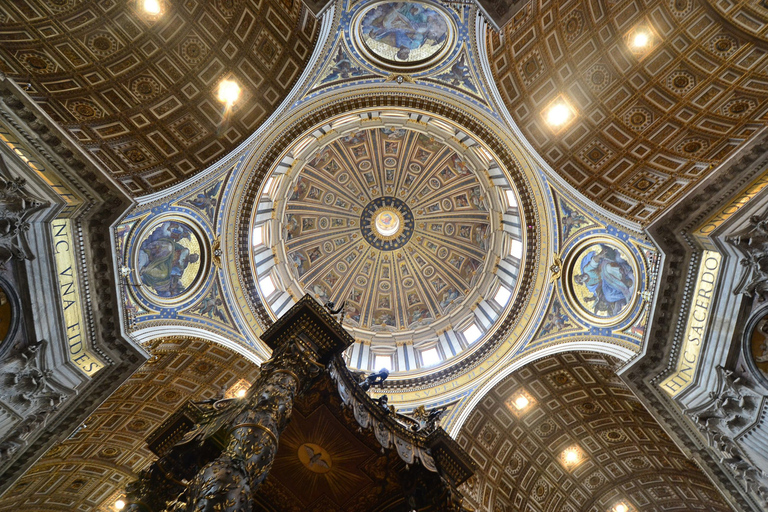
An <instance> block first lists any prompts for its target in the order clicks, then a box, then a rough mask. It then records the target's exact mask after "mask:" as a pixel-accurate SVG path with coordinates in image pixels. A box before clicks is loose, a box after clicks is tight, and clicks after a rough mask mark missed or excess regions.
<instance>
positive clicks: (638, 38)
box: [632, 31, 651, 48]
mask: <svg viewBox="0 0 768 512" xmlns="http://www.w3.org/2000/svg"><path fill="white" fill-rule="evenodd" d="M650 42H651V36H650V34H648V32H645V31H639V32H637V33H635V37H634V38H633V39H632V45H633V46H634V47H635V48H644V47H646V46H648V44H649V43H650Z"/></svg>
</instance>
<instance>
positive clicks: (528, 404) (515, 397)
mask: <svg viewBox="0 0 768 512" xmlns="http://www.w3.org/2000/svg"><path fill="white" fill-rule="evenodd" d="M535 403H536V400H535V399H534V398H533V397H532V396H531V394H530V393H528V392H527V391H526V390H524V389H520V390H518V391H516V392H515V393H514V394H512V395H510V396H509V397H508V398H507V399H506V400H505V401H504V404H505V405H506V406H507V409H509V411H510V412H511V413H512V414H514V415H515V416H516V417H518V418H520V417H522V416H523V415H524V414H526V413H528V412H529V411H530V410H531V409H532V407H533V405H534V404H535Z"/></svg>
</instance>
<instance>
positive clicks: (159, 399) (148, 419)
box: [0, 339, 259, 512]
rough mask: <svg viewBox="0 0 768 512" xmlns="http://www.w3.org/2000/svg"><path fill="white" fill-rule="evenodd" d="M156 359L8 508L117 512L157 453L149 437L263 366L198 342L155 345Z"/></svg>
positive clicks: (28, 479)
mask: <svg viewBox="0 0 768 512" xmlns="http://www.w3.org/2000/svg"><path fill="white" fill-rule="evenodd" d="M151 352H152V358H151V359H150V360H149V361H147V363H145V364H144V366H142V367H141V368H140V369H139V370H138V371H137V372H136V373H135V374H133V375H132V376H131V378H130V379H128V380H127V381H126V382H125V383H123V385H122V386H121V387H120V388H118V390H117V391H116V392H115V393H114V394H113V395H112V396H111V397H109V399H107V401H105V402H104V403H103V404H102V405H101V406H100V407H99V408H98V409H96V411H94V413H93V414H91V416H90V417H89V418H88V419H87V420H86V421H85V424H84V425H81V428H80V429H79V430H78V431H76V432H75V433H73V434H72V435H71V436H70V437H69V438H68V439H66V440H64V441H62V442H61V443H59V444H56V445H54V446H53V448H51V449H50V450H49V451H48V453H47V454H46V455H45V456H43V457H42V458H41V459H40V460H39V461H37V463H36V464H35V465H34V467H33V468H32V469H31V470H29V471H28V472H27V473H26V474H25V475H24V476H23V477H21V479H19V480H18V481H17V482H16V483H15V484H14V485H13V486H12V487H11V488H10V489H9V490H8V492H7V493H6V494H5V495H4V496H3V498H2V500H0V510H3V511H16V512H21V511H36V512H38V511H41V510H47V511H72V510H80V511H87V510H100V511H112V510H115V509H114V506H113V505H114V502H115V501H116V500H117V499H118V498H119V497H121V496H122V495H123V492H124V490H125V486H126V484H127V483H129V482H131V481H133V480H135V479H136V475H137V473H138V472H139V471H141V470H142V469H144V468H145V467H146V466H148V465H149V464H151V463H152V461H154V460H155V459H156V456H155V455H154V454H153V453H152V452H150V451H149V449H148V448H147V443H146V438H147V436H148V435H149V434H150V433H151V432H152V431H154V430H155V429H156V428H157V427H158V426H160V425H161V424H162V423H163V422H164V421H165V420H166V419H168V418H169V417H170V415H171V414H172V413H173V412H174V411H176V410H177V409H179V408H180V407H181V406H182V405H183V404H184V403H186V402H187V401H188V400H192V401H200V400H206V399H210V398H214V397H216V396H218V395H219V394H220V393H221V392H222V391H223V390H224V389H228V388H233V387H234V386H235V385H236V384H237V383H238V382H239V381H240V379H245V380H247V381H248V382H252V381H253V380H254V379H255V378H256V376H257V375H258V371H259V370H258V368H257V367H256V365H254V364H252V363H250V362H249V361H246V360H245V359H243V358H242V357H241V356H240V355H238V354H235V353H234V352H231V351H229V350H227V349H225V348H223V347H220V346H217V345H213V344H211V343H208V342H206V341H202V340H195V339H166V340H158V341H156V342H153V346H152V347H151Z"/></svg>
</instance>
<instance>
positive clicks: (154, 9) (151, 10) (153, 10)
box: [143, 0, 162, 16]
mask: <svg viewBox="0 0 768 512" xmlns="http://www.w3.org/2000/svg"><path fill="white" fill-rule="evenodd" d="M143 6H144V12H146V13H147V14H152V15H153V16H156V15H158V14H160V11H161V10H162V8H161V6H160V0H144V1H143Z"/></svg>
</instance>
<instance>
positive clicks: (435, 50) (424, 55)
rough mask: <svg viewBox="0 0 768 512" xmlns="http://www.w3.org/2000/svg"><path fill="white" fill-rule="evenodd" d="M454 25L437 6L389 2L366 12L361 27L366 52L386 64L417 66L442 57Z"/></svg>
mask: <svg viewBox="0 0 768 512" xmlns="http://www.w3.org/2000/svg"><path fill="white" fill-rule="evenodd" d="M451 28H452V26H451V24H450V22H449V21H448V19H447V17H446V15H445V14H443V12H442V11H441V10H439V9H438V8H436V7H433V6H430V5H427V4H422V3H420V2H386V3H380V4H376V5H375V6H373V7H371V8H370V9H368V10H367V11H365V12H364V13H363V15H362V17H361V18H360V21H359V24H358V37H359V40H361V41H362V44H363V47H364V50H367V52H366V53H368V54H370V55H371V56H372V57H373V58H374V59H375V60H379V61H381V62H382V63H384V64H390V65H400V66H407V67H409V66H418V65H422V64H425V63H427V62H429V61H430V60H433V59H434V58H436V57H438V56H440V55H442V54H443V50H445V49H447V45H448V44H449V41H450V40H451V35H452V30H451Z"/></svg>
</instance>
